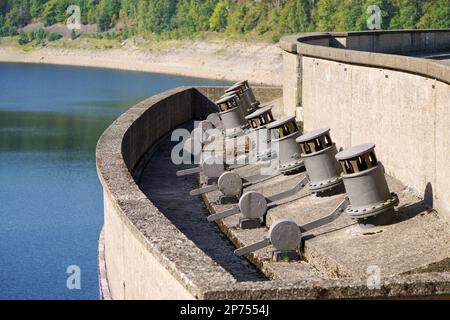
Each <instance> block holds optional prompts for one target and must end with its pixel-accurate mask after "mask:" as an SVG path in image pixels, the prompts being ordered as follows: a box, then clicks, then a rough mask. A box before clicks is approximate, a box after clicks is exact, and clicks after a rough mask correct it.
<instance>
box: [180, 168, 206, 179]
mask: <svg viewBox="0 0 450 320" xmlns="http://www.w3.org/2000/svg"><path fill="white" fill-rule="evenodd" d="M200 171H201V168H200V167H196V168H191V169H185V170H179V171H177V176H178V177H182V176H188V175H191V174H196V173H200Z"/></svg>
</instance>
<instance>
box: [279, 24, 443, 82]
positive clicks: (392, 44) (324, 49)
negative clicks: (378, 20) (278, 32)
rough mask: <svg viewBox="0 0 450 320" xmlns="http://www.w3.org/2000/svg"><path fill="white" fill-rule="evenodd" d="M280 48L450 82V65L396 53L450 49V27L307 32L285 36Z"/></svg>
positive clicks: (293, 52)
mask: <svg viewBox="0 0 450 320" xmlns="http://www.w3.org/2000/svg"><path fill="white" fill-rule="evenodd" d="M280 47H281V49H283V50H284V51H286V52H289V53H292V54H299V55H303V56H310V57H316V58H323V59H328V60H332V61H340V62H346V63H352V64H358V65H366V66H372V67H380V68H388V69H392V70H400V71H405V72H410V73H415V74H420V75H424V76H427V77H430V78H435V79H438V80H440V81H443V82H446V83H450V66H443V65H442V64H440V63H437V62H434V61H430V60H425V59H420V58H413V57H405V56H399V55H393V54H399V53H402V54H404V53H407V52H416V51H439V50H450V29H425V30H379V31H361V32H324V33H306V34H301V35H293V36H287V37H283V38H282V39H281V40H280ZM342 49H345V50H342ZM363 51H367V52H363ZM388 53H389V54H388Z"/></svg>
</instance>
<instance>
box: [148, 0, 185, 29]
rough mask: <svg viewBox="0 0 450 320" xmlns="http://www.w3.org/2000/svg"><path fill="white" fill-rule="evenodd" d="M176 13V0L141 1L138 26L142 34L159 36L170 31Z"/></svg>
mask: <svg viewBox="0 0 450 320" xmlns="http://www.w3.org/2000/svg"><path fill="white" fill-rule="evenodd" d="M175 11H176V0H141V2H140V5H139V24H140V29H141V31H143V32H154V33H156V34H161V33H163V32H165V31H169V30H171V28H172V26H173V21H172V20H173V19H172V18H173V16H174V15H175Z"/></svg>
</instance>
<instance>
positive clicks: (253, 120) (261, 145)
mask: <svg viewBox="0 0 450 320" xmlns="http://www.w3.org/2000/svg"><path fill="white" fill-rule="evenodd" d="M272 108H273V105H270V106H267V107H263V108H260V109H258V110H256V111H255V112H253V113H252V114H250V115H248V116H246V117H245V119H246V120H247V122H248V125H249V127H250V130H249V136H250V140H251V143H252V147H253V150H254V153H255V156H256V159H257V161H265V160H269V159H272V158H274V157H275V156H276V152H275V151H274V150H272V148H271V139H270V132H269V130H268V129H267V126H268V125H269V124H271V123H273V122H275V118H274V117H273V114H272Z"/></svg>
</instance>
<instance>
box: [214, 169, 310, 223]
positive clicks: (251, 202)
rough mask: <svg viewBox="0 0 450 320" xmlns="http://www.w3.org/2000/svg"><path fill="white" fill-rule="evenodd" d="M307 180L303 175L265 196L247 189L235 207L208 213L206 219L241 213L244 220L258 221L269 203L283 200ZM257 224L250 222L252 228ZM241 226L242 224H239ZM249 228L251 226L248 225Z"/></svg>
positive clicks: (294, 192) (264, 213)
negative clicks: (284, 188) (281, 190)
mask: <svg viewBox="0 0 450 320" xmlns="http://www.w3.org/2000/svg"><path fill="white" fill-rule="evenodd" d="M308 181H309V178H308V176H305V177H304V178H303V179H301V180H300V181H299V182H298V183H297V184H296V185H295V186H294V187H293V188H292V189H290V190H287V191H284V192H281V193H278V194H275V195H272V196H269V197H265V196H264V195H263V194H261V193H259V192H255V191H249V192H246V193H244V195H243V196H242V197H241V198H240V199H239V204H238V206H236V207H233V208H231V209H228V210H225V211H222V212H219V213H216V214H213V215H210V216H209V217H208V221H210V222H212V221H216V220H220V219H224V218H226V217H230V216H233V215H235V214H239V213H241V214H242V217H243V218H244V221H248V220H253V221H254V220H258V221H260V220H261V219H262V218H263V217H264V216H265V215H266V213H267V209H268V207H269V205H270V204H273V203H275V202H278V201H280V200H283V199H285V198H288V197H291V196H293V195H295V194H296V193H298V192H299V191H300V190H301V189H303V188H304V187H305V186H306V185H307V183H308ZM260 225H261V222H260V223H259V225H257V224H256V225H255V224H251V226H252V227H253V228H254V227H255V226H258V227H259V226H260ZM241 227H243V226H242V224H241ZM249 228H251V227H249Z"/></svg>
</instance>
